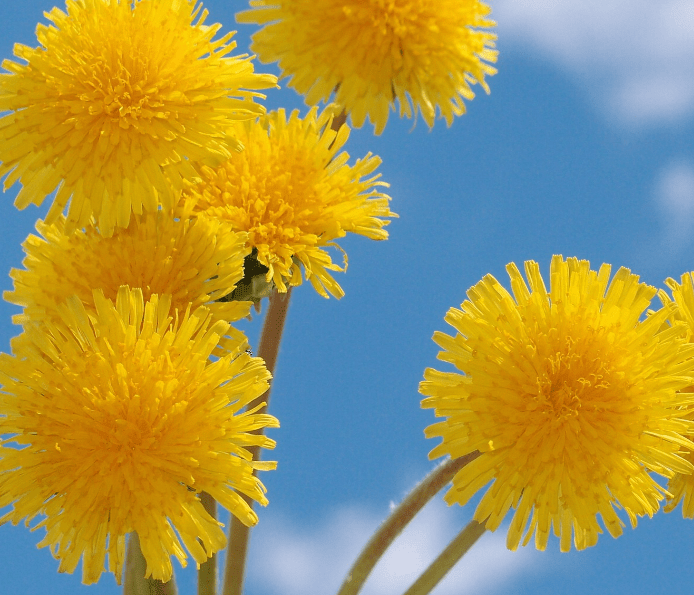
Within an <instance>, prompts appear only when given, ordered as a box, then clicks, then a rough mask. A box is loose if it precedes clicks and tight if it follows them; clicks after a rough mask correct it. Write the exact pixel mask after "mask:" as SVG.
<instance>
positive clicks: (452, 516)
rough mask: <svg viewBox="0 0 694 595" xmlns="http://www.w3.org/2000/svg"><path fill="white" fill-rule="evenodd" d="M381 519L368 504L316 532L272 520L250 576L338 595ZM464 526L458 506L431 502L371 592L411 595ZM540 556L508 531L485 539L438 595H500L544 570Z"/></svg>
mask: <svg viewBox="0 0 694 595" xmlns="http://www.w3.org/2000/svg"><path fill="white" fill-rule="evenodd" d="M380 520H381V519H380V518H379V515H377V514H376V513H375V512H374V511H373V510H369V509H366V508H363V507H355V508H341V509H338V510H336V511H335V512H334V514H332V515H330V517H329V518H326V519H325V520H324V521H323V522H322V523H320V524H319V525H316V526H312V527H311V526H309V527H306V526H301V527H299V526H294V525H292V524H289V523H287V522H286V521H284V522H283V521H281V520H280V519H277V518H276V517H275V518H272V519H268V518H266V519H264V522H262V523H261V524H260V525H259V527H258V529H257V530H256V531H257V533H255V534H254V543H255V546H254V547H257V549H258V551H262V552H263V555H262V560H260V557H257V558H254V557H253V556H251V567H250V569H249V572H250V576H249V578H250V579H251V582H252V583H253V584H254V585H257V586H259V587H260V588H261V589H260V590H259V592H262V593H264V594H267V595H307V594H309V593H310V594H311V595H331V594H332V593H336V592H337V590H338V588H339V586H340V584H341V582H342V580H343V579H344V577H345V575H346V574H347V571H348V570H349V568H350V566H351V564H352V562H353V561H354V560H355V558H356V556H357V554H358V553H359V551H360V550H361V548H362V547H363V545H364V544H365V543H366V541H367V540H368V538H369V536H370V535H371V534H372V533H373V531H374V530H375V529H376V527H377V526H378V524H379V522H380ZM464 524H465V520H464V519H462V515H461V513H460V511H459V509H457V508H455V507H454V508H448V507H447V506H446V505H445V504H444V503H443V502H441V501H439V500H437V501H434V502H432V503H431V504H429V505H428V506H427V507H426V508H425V509H424V510H423V511H422V512H421V513H420V514H419V515H418V516H417V517H416V518H415V520H414V521H413V522H412V523H411V524H410V526H409V527H408V528H407V529H406V530H405V531H404V532H403V534H402V535H401V536H400V537H399V538H398V540H397V541H396V542H395V543H394V544H393V546H392V547H391V548H390V549H389V550H388V552H387V553H386V554H385V556H384V557H383V558H382V560H381V561H380V563H379V564H378V566H377V567H376V568H375V569H374V572H373V574H372V576H371V577H370V578H369V580H368V582H367V584H366V585H365V588H364V591H363V593H364V595H392V593H397V592H403V591H405V590H406V589H407V588H408V587H409V586H410V585H411V584H412V582H414V580H415V579H416V578H417V577H418V576H419V575H420V574H421V572H422V571H423V570H424V569H425V568H426V567H427V566H428V565H429V564H430V563H431V562H432V561H433V560H434V558H435V557H436V556H437V555H438V554H439V553H440V552H441V551H442V550H443V548H444V547H445V546H446V545H447V544H448V542H449V541H450V540H451V539H452V538H453V537H454V536H455V534H456V533H457V531H458V530H460V529H461V528H462V527H463V526H464ZM541 556H542V554H540V553H539V552H535V551H533V550H532V549H530V548H528V549H521V550H520V551H517V552H509V551H508V550H507V549H506V546H505V535H504V532H503V531H501V530H500V531H499V532H498V533H496V534H486V535H484V536H483V537H482V538H481V540H480V542H479V543H477V544H476V545H475V546H474V548H473V549H472V550H471V551H470V553H469V554H468V555H467V556H466V557H465V558H464V559H463V560H462V561H461V562H460V563H459V564H458V565H457V566H456V567H455V568H454V569H453V570H452V571H451V573H450V574H449V575H448V576H447V577H446V578H445V579H444V580H443V581H442V582H441V583H440V584H439V586H438V587H437V588H436V589H435V590H434V591H433V593H434V594H435V595H467V594H473V593H474V594H476V595H480V594H482V593H485V594H487V593H493V592H495V590H496V589H501V587H503V585H505V584H507V583H508V582H509V581H512V580H513V578H514V577H516V576H519V575H520V574H522V573H525V572H528V571H530V570H532V569H533V568H535V567H537V566H538V565H539V561H540V560H541V559H542V558H541ZM254 560H258V562H257V565H255V564H256V563H254ZM499 592H506V591H504V590H503V589H501V590H500V591H499Z"/></svg>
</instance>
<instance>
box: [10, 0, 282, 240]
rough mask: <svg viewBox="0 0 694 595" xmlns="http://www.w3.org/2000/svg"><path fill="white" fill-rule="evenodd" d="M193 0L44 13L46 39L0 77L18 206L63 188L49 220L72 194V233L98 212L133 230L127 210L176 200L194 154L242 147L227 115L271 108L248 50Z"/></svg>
mask: <svg viewBox="0 0 694 595" xmlns="http://www.w3.org/2000/svg"><path fill="white" fill-rule="evenodd" d="M201 6H202V5H198V6H197V7H196V2H195V1H194V0H134V1H133V2H131V0H67V9H66V10H67V12H66V13H65V12H62V11H61V10H59V9H58V8H54V9H53V10H52V11H51V12H49V13H46V18H48V19H49V20H50V21H51V22H52V23H53V24H52V25H50V26H46V25H42V24H39V25H38V27H37V37H38V41H39V43H40V46H39V47H37V48H30V47H27V46H24V45H19V44H18V45H15V48H14V54H15V56H17V57H18V58H21V59H22V60H24V61H25V62H26V63H25V64H20V63H18V62H13V61H10V60H5V61H4V62H3V64H2V66H3V68H4V69H5V70H7V71H8V72H9V74H3V75H0V111H8V112H10V113H9V114H7V115H5V116H4V117H3V118H0V162H1V165H0V176H5V175H6V174H8V175H7V177H6V178H5V188H8V187H10V186H11V185H13V184H14V183H15V182H17V181H19V182H20V183H21V184H22V189H21V190H20V192H19V194H18V195H17V198H16V201H15V204H16V206H17V207H18V208H20V209H24V208H25V207H26V206H28V205H29V204H31V203H33V204H36V205H40V204H41V203H42V202H43V200H44V198H45V197H46V196H47V195H49V194H50V193H51V192H53V191H54V190H56V188H57V193H56V195H55V197H54V199H53V204H52V207H51V209H50V211H49V214H48V217H47V219H46V220H47V222H48V223H52V222H54V221H55V220H56V219H57V217H58V215H59V214H60V213H61V212H63V210H64V209H65V206H66V205H67V203H68V201H69V199H70V197H72V201H71V202H70V208H69V212H68V219H67V226H66V228H67V230H68V232H71V231H72V230H74V229H75V228H79V227H82V226H84V225H87V224H88V222H89V219H90V217H91V216H92V215H94V216H95V217H97V219H98V220H99V225H100V227H101V230H102V233H104V234H106V235H109V234H110V233H111V232H112V230H113V228H114V226H115V225H118V226H121V227H126V226H127V225H128V221H129V219H130V213H131V211H132V212H134V213H137V214H140V213H142V212H143V209H145V210H148V211H153V210H156V209H157V208H158V206H159V205H162V206H163V208H164V209H165V210H169V209H171V208H172V207H173V203H174V194H175V190H176V189H180V187H181V184H182V179H183V178H186V177H187V176H190V175H194V173H195V172H194V171H193V170H192V169H191V167H190V165H189V163H188V160H189V159H195V160H198V161H203V162H205V163H208V164H210V165H214V164H218V163H220V162H221V161H222V160H223V159H225V158H227V157H228V156H229V154H230V152H232V151H233V150H235V149H236V148H238V145H237V143H236V142H235V141H234V140H233V139H232V138H230V137H229V136H228V134H227V133H228V128H229V122H230V120H234V119H247V118H251V117H255V116H256V115H257V114H259V113H261V112H262V111H263V108H262V107H261V106H259V105H257V104H256V103H254V101H253V100H254V98H255V97H262V96H261V95H259V94H258V93H257V92H255V91H253V90H256V89H262V88H267V87H269V86H273V85H274V84H275V82H276V79H275V77H273V76H270V75H260V74H254V72H253V65H252V63H251V61H250V59H249V58H248V57H246V56H237V57H229V56H228V54H229V52H231V51H232V50H233V49H234V47H235V46H236V44H235V43H233V42H231V37H232V35H233V34H231V33H230V34H227V35H225V36H223V37H220V38H218V39H214V37H215V35H216V34H217V32H218V31H219V29H220V27H221V26H220V25H218V24H216V25H211V26H207V25H204V21H205V18H206V16H207V11H202V12H201Z"/></svg>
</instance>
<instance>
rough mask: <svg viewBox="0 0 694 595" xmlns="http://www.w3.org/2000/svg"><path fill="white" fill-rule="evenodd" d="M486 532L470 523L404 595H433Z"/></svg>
mask: <svg viewBox="0 0 694 595" xmlns="http://www.w3.org/2000/svg"><path fill="white" fill-rule="evenodd" d="M484 532H485V527H484V525H482V524H480V523H478V522H477V521H470V522H469V523H468V525H467V527H465V529H463V530H462V531H461V532H460V533H458V535H457V536H456V537H455V539H454V540H453V541H451V543H449V544H448V547H446V549H445V550H443V551H442V552H441V554H440V555H439V557H438V558H436V560H434V561H433V562H432V563H431V564H430V566H429V568H427V569H426V570H425V571H424V572H423V573H422V575H421V576H420V577H419V578H418V579H417V580H416V581H415V582H414V584H413V585H412V586H411V587H410V588H409V589H407V591H406V592H405V593H404V595H428V594H429V593H431V591H432V590H433V589H434V587H435V586H436V585H438V584H439V582H440V581H441V579H442V578H443V577H444V576H446V575H447V574H448V571H449V570H450V569H451V568H453V567H454V566H455V565H456V563H457V562H458V560H460V559H461V558H462V557H463V556H464V555H465V554H466V553H467V551H468V550H469V549H470V548H471V547H472V546H473V545H475V543H476V542H477V540H478V539H479V538H480V537H482V535H483V534H484Z"/></svg>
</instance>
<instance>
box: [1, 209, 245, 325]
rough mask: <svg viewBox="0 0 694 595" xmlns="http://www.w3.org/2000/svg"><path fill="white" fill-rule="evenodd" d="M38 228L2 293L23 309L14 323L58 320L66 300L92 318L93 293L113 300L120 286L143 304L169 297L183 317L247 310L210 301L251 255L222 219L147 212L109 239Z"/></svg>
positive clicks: (61, 224) (226, 316) (59, 226)
mask: <svg viewBox="0 0 694 595" xmlns="http://www.w3.org/2000/svg"><path fill="white" fill-rule="evenodd" d="M36 229H37V230H38V232H39V234H40V237H39V236H35V235H30V236H29V237H28V238H27V240H26V241H25V242H24V244H23V247H24V251H25V252H26V258H25V259H24V262H23V264H24V267H25V269H23V270H22V269H13V270H12V271H11V272H10V276H11V277H12V278H13V279H14V290H13V291H6V292H5V294H4V298H5V300H6V301H8V302H10V303H12V304H17V305H19V306H23V307H24V311H23V313H22V314H18V315H16V316H15V317H14V319H13V321H14V322H15V324H25V323H27V322H30V321H39V320H45V319H48V320H55V319H56V318H59V313H58V306H59V305H60V304H62V303H63V302H64V301H65V300H66V299H67V298H69V297H70V296H72V295H77V297H79V298H80V300H81V301H82V303H83V304H84V306H85V308H86V310H87V312H89V313H90V315H92V316H94V315H95V312H96V311H95V304H94V301H93V297H92V291H93V290H94V289H100V290H102V291H103V293H104V295H105V296H106V297H107V298H109V299H111V300H115V299H116V295H117V294H118V291H119V288H120V287H121V286H122V285H127V286H129V287H132V288H140V289H141V290H142V292H143V295H144V298H145V300H148V299H149V298H150V296H151V295H152V294H157V295H163V294H169V295H171V296H172V299H171V306H172V308H173V309H174V310H178V311H179V312H180V313H181V314H182V313H183V312H185V311H186V309H187V308H189V307H190V308H192V309H193V310H195V309H196V308H197V307H198V306H202V305H206V306H207V307H208V308H209V309H210V312H211V314H212V315H213V317H214V319H215V320H225V321H226V322H233V321H235V320H239V319H240V318H243V317H244V316H247V315H248V313H249V310H250V306H251V302H239V301H229V302H218V301H216V300H218V299H220V298H222V297H224V296H226V295H228V294H229V293H230V292H231V291H233V289H234V287H235V285H236V283H237V282H238V281H239V280H240V279H241V278H242V277H243V260H244V257H245V256H246V254H248V252H249V250H248V248H247V247H246V241H247V236H246V234H245V233H234V232H232V231H230V229H229V225H228V224H225V223H224V222H222V221H220V220H212V219H210V218H208V217H205V216H201V217H198V218H196V219H195V220H177V219H174V218H173V216H171V214H170V213H169V214H167V213H163V212H162V211H158V212H154V213H145V214H144V215H135V216H134V217H133V219H132V221H131V223H130V226H129V227H128V228H127V229H123V228H118V229H116V230H115V232H114V234H113V235H112V236H111V237H108V238H106V237H104V236H102V235H101V234H100V233H99V231H98V230H97V229H96V228H95V227H94V226H89V227H87V228H85V229H83V230H79V231H76V232H75V233H73V234H72V235H67V234H66V233H65V221H64V219H63V218H62V217H61V218H59V219H58V221H56V223H54V224H53V225H47V224H46V223H44V222H43V221H39V222H38V223H37V224H36ZM232 332H237V331H234V330H233V329H232Z"/></svg>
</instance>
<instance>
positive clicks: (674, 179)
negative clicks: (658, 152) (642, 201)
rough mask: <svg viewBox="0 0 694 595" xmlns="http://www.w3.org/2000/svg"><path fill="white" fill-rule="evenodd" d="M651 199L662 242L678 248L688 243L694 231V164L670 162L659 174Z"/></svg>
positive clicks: (673, 248) (675, 248)
mask: <svg viewBox="0 0 694 595" xmlns="http://www.w3.org/2000/svg"><path fill="white" fill-rule="evenodd" d="M654 198H655V203H656V208H657V209H658V213H659V215H660V218H661V221H662V226H663V231H664V238H665V240H664V241H665V243H667V244H669V248H670V250H673V251H677V250H679V249H680V248H683V247H685V246H686V245H687V244H689V242H690V240H691V238H692V234H693V233H694V166H692V164H690V163H686V162H675V163H671V164H669V165H668V166H666V167H665V168H663V169H662V170H661V172H660V174H659V175H658V178H657V181H656V186H655V192H654Z"/></svg>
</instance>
